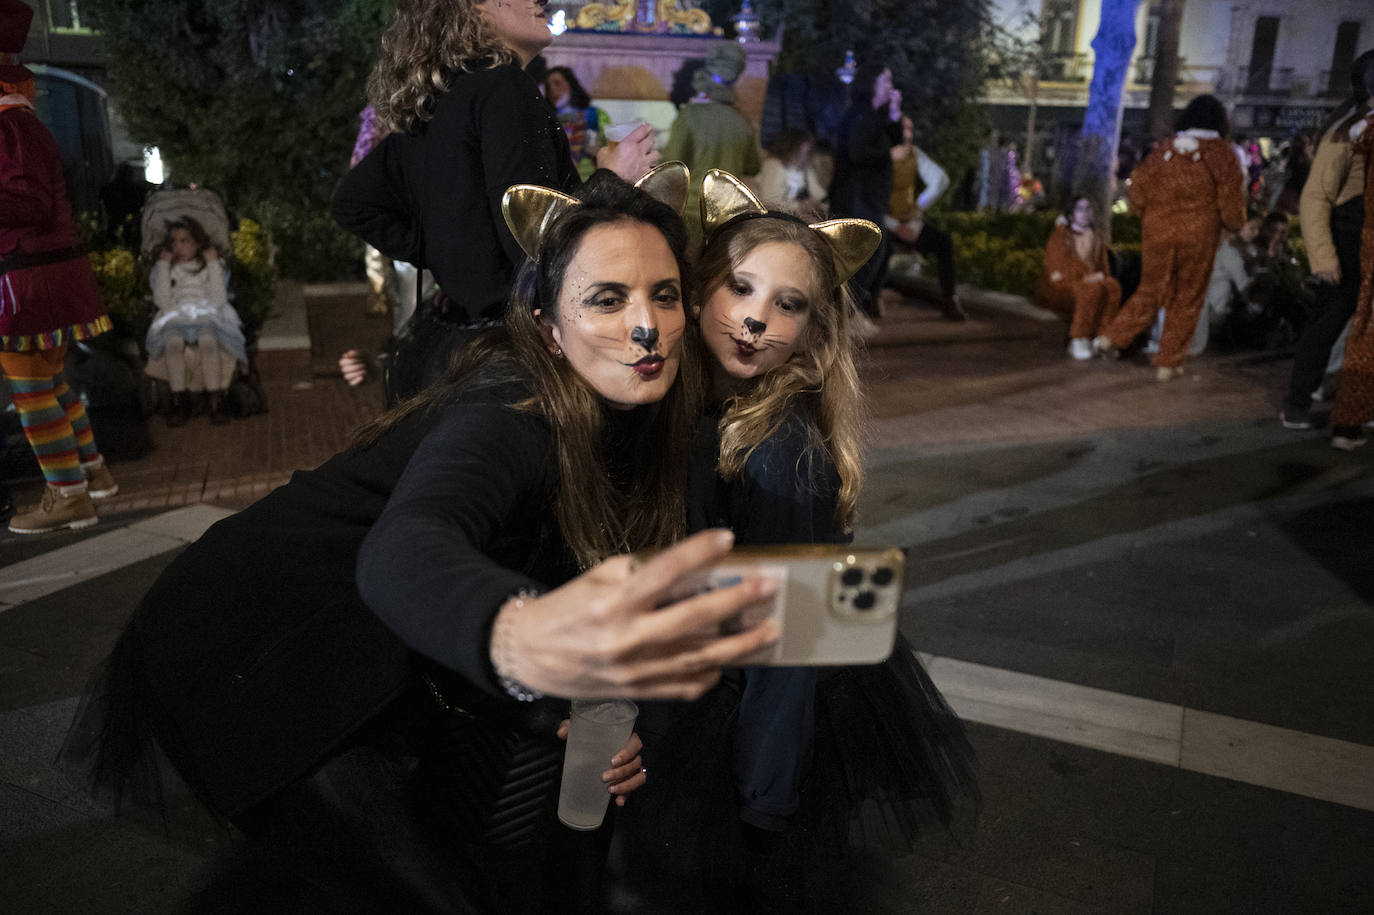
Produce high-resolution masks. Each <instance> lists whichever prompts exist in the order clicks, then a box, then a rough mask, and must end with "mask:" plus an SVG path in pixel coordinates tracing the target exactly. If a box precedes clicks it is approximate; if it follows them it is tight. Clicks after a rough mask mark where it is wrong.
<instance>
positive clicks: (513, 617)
mask: <svg viewBox="0 0 1374 915" xmlns="http://www.w3.org/2000/svg"><path fill="white" fill-rule="evenodd" d="M733 543H734V536H733V535H732V534H731V533H730V532H729V531H723V530H714V531H703V532H701V533H700V534H697V535H695V536H693V537H689V538H687V539H686V540H684V541H682V542H681V543H678V544H676V545H674V546H672V547H669V548H668V549H666V550H664V551H662V552H661V553H659V554H658V555H656V556H655V557H653V558H652V559H650V560H649V561H647V562H645V563H643V564H637V563H636V561H635V560H634V559H633V558H631V557H629V556H617V557H614V558H612V559H608V560H606V561H605V562H602V563H601V564H599V565H597V566H596V567H595V568H592V569H591V570H589V571H587V572H584V573H583V574H581V575H579V576H577V577H576V578H574V579H573V580H572V581H570V582H568V583H567V584H565V585H563V586H562V587H561V588H557V589H555V590H553V591H550V592H549V593H548V594H545V595H543V596H542V597H538V598H534V599H524V600H521V601H516V600H511V601H508V602H507V603H506V604H505V605H504V606H503V607H502V608H501V610H500V611H499V612H498V613H497V615H496V620H495V621H494V622H493V624H492V646H493V648H494V649H495V650H493V651H492V664H493V666H494V667H495V668H496V670H497V673H498V674H500V675H502V676H506V677H510V678H512V679H514V680H517V681H518V682H520V683H523V684H524V685H526V686H528V687H530V688H532V689H536V690H539V691H540V692H543V693H548V694H550V695H554V696H581V697H586V698H589V699H596V698H602V697H607V698H611V697H617V696H624V697H628V698H632V699H638V698H642V699H696V698H698V697H700V696H701V694H702V693H704V692H706V690H708V689H710V688H711V686H713V685H714V684H715V682H716V681H717V680H719V679H720V671H721V668H722V667H725V666H728V665H731V664H737V663H739V662H740V661H741V660H742V659H743V658H744V657H746V656H747V655H749V654H751V653H753V652H755V651H757V650H758V649H760V648H762V647H764V646H765V645H768V644H770V643H771V642H774V641H776V640H777V638H778V636H779V634H780V632H779V629H778V625H777V623H776V622H775V621H774V620H771V619H770V620H767V621H765V622H763V623H760V624H759V625H757V626H754V627H752V628H750V629H747V630H745V631H744V632H741V633H738V634H735V635H729V636H721V635H719V634H718V633H719V628H720V624H721V623H722V622H724V621H725V620H727V619H729V618H730V617H732V616H734V615H735V614H737V613H739V612H740V611H741V610H743V609H745V608H746V607H749V606H752V605H755V604H759V603H764V602H766V601H768V600H770V599H771V598H772V596H773V594H774V593H775V592H776V590H777V584H776V583H775V582H773V581H769V580H767V579H765V578H762V577H759V576H753V577H746V578H745V579H744V580H743V581H742V582H741V583H740V584H737V585H735V586H733V587H730V588H722V589H720V590H718V591H710V592H706V593H702V594H697V595H694V596H692V597H689V598H686V599H685V600H681V601H678V602H676V603H672V604H669V605H667V606H662V607H661V609H660V606H661V605H662V604H663V603H664V601H665V599H666V598H665V595H666V594H667V593H668V592H669V590H670V588H671V587H672V585H673V584H674V583H675V582H676V581H677V579H679V578H680V577H682V576H683V575H686V574H688V573H690V572H693V571H695V570H698V569H702V568H705V567H707V566H709V565H711V564H712V563H714V562H716V561H718V560H719V559H721V558H722V557H724V556H725V554H726V553H728V552H729V550H730V547H731V546H732V545H733Z"/></svg>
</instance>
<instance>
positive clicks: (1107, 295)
mask: <svg viewBox="0 0 1374 915" xmlns="http://www.w3.org/2000/svg"><path fill="white" fill-rule="evenodd" d="M1093 216H1094V213H1093V202H1092V201H1091V200H1089V199H1088V198H1087V197H1077V198H1075V199H1074V201H1073V203H1072V204H1071V205H1070V206H1069V209H1068V210H1067V211H1066V212H1065V213H1064V215H1063V216H1062V217H1060V218H1059V219H1058V220H1056V222H1055V227H1054V232H1053V234H1051V235H1050V240H1049V243H1048V244H1046V245H1045V272H1044V273H1043V275H1042V276H1041V277H1040V286H1039V288H1038V289H1037V290H1036V296H1035V300H1036V304H1038V305H1039V306H1040V307H1041V308H1047V309H1049V310H1050V311H1053V312H1057V313H1058V314H1062V315H1066V316H1067V317H1068V318H1069V355H1070V356H1072V357H1073V358H1074V359H1091V358H1092V357H1093V338H1094V337H1096V336H1097V335H1098V334H1099V333H1101V332H1102V330H1103V329H1104V328H1105V327H1106V326H1107V324H1108V323H1109V322H1110V321H1111V320H1112V318H1114V317H1115V316H1116V310H1117V309H1118V308H1120V307H1121V284H1120V283H1118V282H1117V281H1116V280H1114V279H1113V278H1112V276H1111V273H1110V272H1109V268H1108V266H1107V246H1106V245H1104V244H1102V237H1101V236H1100V235H1098V233H1097V230H1096V229H1094V228H1093Z"/></svg>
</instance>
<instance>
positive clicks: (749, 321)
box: [744, 318, 768, 334]
mask: <svg viewBox="0 0 1374 915" xmlns="http://www.w3.org/2000/svg"><path fill="white" fill-rule="evenodd" d="M767 327H768V325H767V324H765V323H764V322H762V321H755V320H754V319H753V318H745V319H744V329H745V330H747V331H749V333H751V334H761V333H763V332H764V330H765V329H766V328H767Z"/></svg>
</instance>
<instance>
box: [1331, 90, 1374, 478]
mask: <svg viewBox="0 0 1374 915" xmlns="http://www.w3.org/2000/svg"><path fill="white" fill-rule="evenodd" d="M1350 137H1351V142H1352V143H1353V144H1354V145H1355V148H1356V152H1358V153H1360V154H1362V155H1363V156H1364V228H1363V229H1362V230H1361V232H1360V267H1361V270H1362V272H1363V276H1361V277H1360V295H1359V299H1358V301H1357V302H1356V305H1355V317H1354V319H1353V320H1352V321H1351V323H1350V334H1349V336H1348V337H1347V338H1346V344H1345V363H1344V365H1342V366H1341V379H1340V383H1339V384H1338V385H1337V386H1336V404H1335V406H1334V407H1332V409H1331V447H1333V448H1338V449H1340V450H1341V451H1354V450H1355V449H1356V448H1358V447H1360V446H1361V445H1363V444H1364V443H1365V442H1366V441H1367V440H1368V436H1367V435H1366V434H1365V431H1364V428H1365V425H1366V424H1367V423H1369V422H1370V420H1374V320H1371V318H1374V112H1370V113H1368V114H1366V115H1365V116H1364V119H1363V120H1361V121H1356V122H1355V124H1354V125H1353V126H1352V127H1351V128H1350Z"/></svg>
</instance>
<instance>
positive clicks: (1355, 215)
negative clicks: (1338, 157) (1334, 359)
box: [1283, 196, 1364, 417]
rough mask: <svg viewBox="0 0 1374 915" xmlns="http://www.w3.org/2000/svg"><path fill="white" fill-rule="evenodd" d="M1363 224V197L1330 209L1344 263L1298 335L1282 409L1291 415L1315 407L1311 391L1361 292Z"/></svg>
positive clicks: (1320, 292)
mask: <svg viewBox="0 0 1374 915" xmlns="http://www.w3.org/2000/svg"><path fill="white" fill-rule="evenodd" d="M1363 225H1364V197H1362V196H1361V197H1355V198H1352V199H1350V200H1347V201H1346V202H1345V203H1343V204H1341V205H1340V206H1338V207H1336V208H1334V209H1333V210H1332V211H1331V239H1332V241H1334V242H1335V243H1336V257H1337V259H1338V260H1339V262H1340V265H1341V281H1340V282H1339V283H1338V284H1336V285H1335V286H1331V285H1328V284H1325V283H1323V284H1321V285H1320V286H1318V287H1317V289H1316V297H1317V301H1316V304H1315V305H1314V307H1313V309H1312V315H1311V317H1310V318H1309V319H1308V321H1307V323H1306V325H1304V327H1303V330H1302V336H1301V337H1299V338H1298V345H1297V349H1296V350H1295V351H1294V353H1293V373H1292V375H1291V376H1290V377H1289V381H1288V394H1287V396H1286V397H1285V398H1284V402H1283V408H1284V411H1285V412H1286V413H1288V414H1289V415H1290V416H1293V417H1297V416H1302V415H1305V414H1306V413H1307V412H1308V410H1310V409H1311V407H1312V392H1313V391H1315V390H1316V389H1317V388H1318V387H1319V386H1320V385H1321V383H1322V376H1323V375H1324V374H1325V372H1326V364H1327V362H1328V361H1329V360H1330V358H1331V347H1332V346H1333V345H1334V344H1335V342H1336V338H1337V337H1339V336H1340V335H1341V329H1342V328H1344V327H1345V324H1346V322H1347V321H1349V320H1350V316H1351V315H1353V314H1354V313H1355V303H1356V301H1357V300H1358V299H1359V295H1360V229H1361V227H1362V226H1363Z"/></svg>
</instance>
